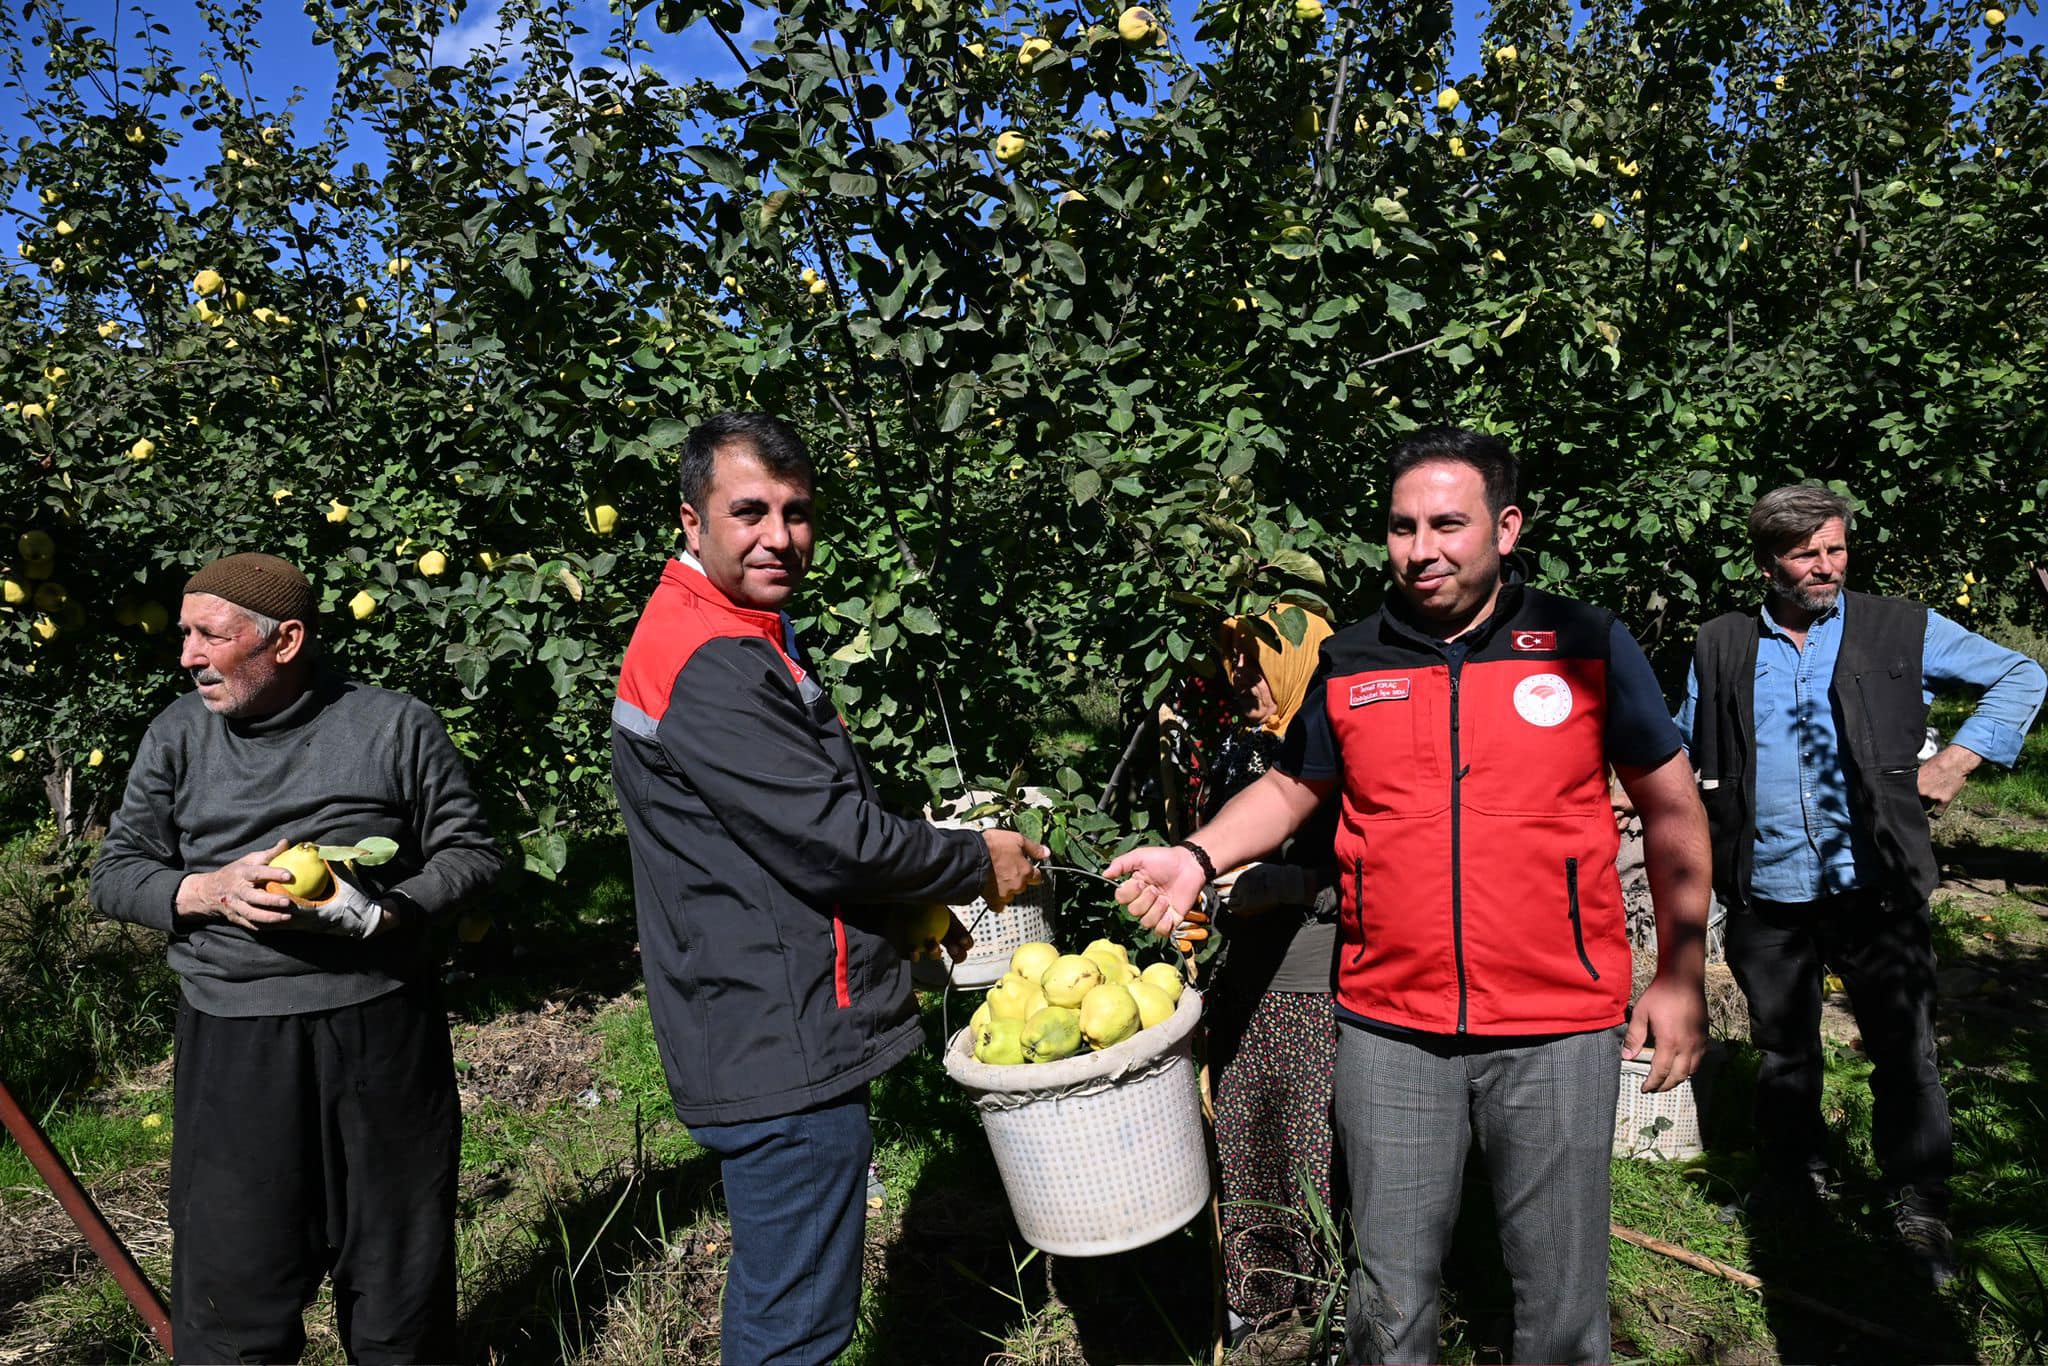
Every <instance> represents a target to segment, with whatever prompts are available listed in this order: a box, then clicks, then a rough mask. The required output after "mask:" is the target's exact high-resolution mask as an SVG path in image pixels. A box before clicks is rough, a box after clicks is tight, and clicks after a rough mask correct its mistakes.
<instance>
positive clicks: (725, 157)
mask: <svg viewBox="0 0 2048 1366" xmlns="http://www.w3.org/2000/svg"><path fill="white" fill-rule="evenodd" d="M683 155H684V156H686V157H688V158H689V159H690V160H692V161H694V162H696V163H697V164H698V165H699V166H702V167H703V168H704V173H705V174H706V175H708V176H710V177H711V178H712V179H713V180H715V181H717V182H718V183H719V184H721V185H728V186H731V187H732V188H733V189H739V188H740V187H741V186H742V185H744V184H745V183H746V179H747V172H746V168H745V167H743V166H742V165H741V164H740V159H739V158H738V157H736V156H734V155H733V154H732V153H731V152H722V151H720V150H719V149H718V148H716V147H685V148H684V149H683Z"/></svg>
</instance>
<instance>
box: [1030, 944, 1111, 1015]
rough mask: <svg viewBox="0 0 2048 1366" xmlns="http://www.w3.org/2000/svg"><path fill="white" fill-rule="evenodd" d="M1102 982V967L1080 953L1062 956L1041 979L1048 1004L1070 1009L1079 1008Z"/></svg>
mask: <svg viewBox="0 0 2048 1366" xmlns="http://www.w3.org/2000/svg"><path fill="white" fill-rule="evenodd" d="M1102 982H1103V977H1102V969H1101V967H1100V966H1098V965H1097V964H1096V962H1095V960H1094V959H1092V958H1084V957H1083V956H1081V955H1080V954H1078V953H1069V954H1064V955H1062V956H1061V957H1060V958H1059V959H1058V960H1057V961H1055V962H1054V963H1053V965H1052V966H1051V967H1049V968H1047V969H1046V970H1045V976H1043V977H1042V978H1040V979H1039V985H1040V987H1042V988H1043V989H1044V991H1045V999H1046V1002H1047V1004H1049V1005H1056V1006H1068V1007H1077V1006H1079V1005H1080V1004H1081V1001H1082V998H1084V997H1086V996H1087V995H1088V993H1089V992H1091V991H1093V990H1094V989H1095V988H1096V987H1099V986H1101V985H1102Z"/></svg>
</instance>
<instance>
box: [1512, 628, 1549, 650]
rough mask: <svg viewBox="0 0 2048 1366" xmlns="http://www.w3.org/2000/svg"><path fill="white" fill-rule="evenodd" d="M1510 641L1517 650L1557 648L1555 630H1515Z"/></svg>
mask: <svg viewBox="0 0 2048 1366" xmlns="http://www.w3.org/2000/svg"><path fill="white" fill-rule="evenodd" d="M1510 643H1511V644H1512V645H1513V646H1514V648H1515V649H1517V650H1526V651H1536V650H1555V649H1556V648H1557V632H1555V631H1517V632H1515V638H1514V640H1513V641H1512V642H1510Z"/></svg>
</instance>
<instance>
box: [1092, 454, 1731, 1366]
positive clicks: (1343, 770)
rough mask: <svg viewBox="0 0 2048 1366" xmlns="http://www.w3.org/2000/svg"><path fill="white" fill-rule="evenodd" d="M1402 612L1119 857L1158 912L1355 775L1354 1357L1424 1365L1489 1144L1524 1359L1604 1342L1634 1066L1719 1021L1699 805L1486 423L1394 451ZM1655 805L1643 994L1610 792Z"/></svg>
mask: <svg viewBox="0 0 2048 1366" xmlns="http://www.w3.org/2000/svg"><path fill="white" fill-rule="evenodd" d="M1387 483H1388V486H1389V488H1390V489H1391V497H1390V506H1389V510H1388V518H1387V551H1388V559H1389V569H1390V572H1391V574H1392V576H1393V591H1392V592H1391V593H1389V594H1388V596H1387V600H1386V604H1385V605H1384V606H1383V607H1382V608H1381V609H1380V610H1379V611H1378V612H1376V613H1374V614H1373V615H1372V616H1371V617H1368V618H1367V619H1366V620H1365V621H1363V622H1360V623H1359V624H1357V625H1355V626H1352V627H1349V628H1347V629H1345V630H1342V631H1339V632H1337V634H1336V635H1334V636H1332V637H1331V639H1330V640H1329V641H1328V642H1327V643H1326V644H1325V645H1324V646H1323V653H1322V661H1321V664H1320V667H1319V669H1318V672H1317V675H1316V680H1315V682H1314V683H1312V684H1311V687H1310V698H1311V703H1310V704H1308V705H1304V706H1303V708H1302V711H1301V714H1300V715H1299V716H1298V717H1297V718H1296V720H1295V722H1294V724H1293V726H1292V727H1290V729H1289V731H1288V734H1287V739H1286V744H1285V747H1284V748H1283V750H1282V753H1281V757H1280V759H1279V760H1278V761H1277V763H1276V764H1275V767H1274V769H1273V770H1271V771H1269V772H1268V774H1267V775H1266V776H1265V777H1264V778H1262V779H1261V780H1260V781H1259V782H1257V783H1255V784H1253V785H1252V786H1251V787H1249V788H1247V789H1246V790H1245V791H1244V792H1243V793H1241V794H1240V795H1239V796H1238V797H1237V798H1236V799H1235V800H1233V801H1232V802H1231V804H1230V805H1229V806H1227V807H1225V808H1224V809H1223V810H1222V811H1221V812H1220V813H1218V815H1217V817H1216V819H1215V820H1214V821H1212V822H1210V824H1208V825H1207V826H1205V827H1203V828H1202V829H1201V830H1198V831H1197V832H1196V833H1195V836H1194V838H1193V839H1191V840H1189V841H1187V842H1185V843H1184V844H1182V845H1179V846H1176V847H1175V848H1172V849H1149V850H1140V851H1137V852H1136V853H1133V854H1129V855H1126V856H1125V857H1124V858H1122V859H1119V860H1118V861H1117V862H1116V863H1113V864H1111V865H1110V868H1109V872H1110V874H1111V875H1112V876H1122V875H1124V874H1127V873H1128V874H1132V876H1131V877H1130V878H1129V880H1128V881H1127V882H1126V883H1125V885H1124V886H1123V887H1122V888H1119V889H1118V893H1117V895H1118V899H1119V900H1121V901H1124V902H1125V903H1126V905H1127V906H1128V908H1129V910H1130V911H1131V913H1132V914H1133V915H1136V916H1138V917H1140V919H1141V920H1142V922H1143V923H1144V924H1145V926H1146V927H1147V928H1149V929H1154V930H1157V931H1165V930H1168V929H1170V928H1171V927H1172V926H1173V925H1174V924H1175V923H1177V921H1178V920H1179V918H1180V916H1181V915H1182V914H1184V913H1185V911H1186V910H1187V909H1188V907H1190V906H1191V905H1193V903H1194V901H1195V899H1196V897H1197V896H1198V895H1199V894H1200V892H1201V889H1202V886H1203V884H1204V883H1205V882H1207V881H1209V880H1211V879H1212V878H1213V877H1214V870H1215V869H1217V868H1228V867H1233V866H1235V865H1237V864H1240V863H1243V862H1245V861H1246V860H1248V859H1252V858H1256V857H1259V856H1260V855H1262V854H1264V853H1266V852H1267V851H1268V850H1270V849H1272V848H1274V847H1275V846H1276V845H1278V844H1279V843H1280V842H1281V841H1282V840H1283V839H1285V838H1286V837H1287V836H1288V835H1290V834H1292V833H1293V831H1294V830H1295V828H1296V827H1297V826H1299V825H1300V824H1301V823H1302V822H1303V821H1304V820H1306V819H1307V817H1308V816H1309V815H1310V814H1311V813H1313V812H1314V811H1315V810H1316V808H1317V807H1318V806H1320V805H1321V804H1322V802H1323V801H1324V800H1325V799H1326V798H1328V797H1330V796H1332V795H1333V794H1340V803H1341V804H1340V808H1339V815H1340V819H1339V822H1338V827H1337V836H1336V850H1335V852H1336V856H1337V862H1338V865H1339V868H1340V871H1341V875H1342V887H1341V910H1340V915H1339V921H1338V942H1337V961H1336V963H1335V965H1334V976H1335V981H1336V987H1337V990H1336V1011H1337V1016H1338V1019H1339V1020H1340V1021H1341V1022H1342V1023H1343V1024H1345V1025H1346V1026H1348V1028H1345V1029H1343V1030H1341V1031H1340V1033H1339V1038H1338V1048H1337V1075H1336V1084H1335V1095H1334V1103H1333V1108H1334V1111H1335V1118H1336V1123H1337V1128H1338V1132H1339V1135H1340V1137H1341V1139H1342V1142H1343V1148H1344V1160H1345V1165H1346V1167H1347V1169H1348V1171H1349V1174H1350V1180H1351V1212H1352V1222H1353V1225H1354V1227H1355V1228H1356V1229H1357V1231H1358V1239H1359V1245H1360V1254H1361V1262H1362V1265H1361V1267H1360V1270H1359V1272H1358V1274H1356V1275H1354V1276H1353V1278H1352V1283H1351V1293H1350V1302H1349V1323H1348V1325H1347V1327H1348V1338H1349V1341H1348V1343H1347V1347H1348V1352H1347V1357H1346V1359H1347V1360H1351V1361H1368V1360H1371V1361H1434V1360H1437V1359H1438V1358H1439V1350H1438V1343H1437V1295H1438V1285H1439V1279H1440V1273H1441V1267H1442V1263H1443V1257H1444V1253H1445V1251H1446V1250H1447V1248H1448V1246H1449V1243H1450V1235H1451V1226H1452V1224H1453V1223H1454V1222H1455V1220H1456V1217H1457V1210H1458V1196H1459V1187H1460V1183H1461V1178H1462V1174H1463V1171H1464V1166H1465V1158H1466V1154H1467V1151H1468V1149H1469V1147H1470V1145H1471V1142H1472V1140H1473V1138H1474V1137H1475V1136H1476V1138H1477V1139H1478V1142H1479V1147H1480V1151H1481V1154H1482V1156H1483V1157H1484V1159H1485V1161H1486V1164H1487V1170H1488V1174H1489V1176H1490V1178H1491V1183H1492V1186H1493V1192H1494V1202H1495V1207H1496V1209H1497V1211H1498V1214H1499V1220H1500V1229H1501V1244H1502V1251H1503V1253H1504V1254H1505V1257H1506V1261H1507V1266H1508V1271H1509V1274H1510V1275H1511V1276H1512V1278H1513V1280H1514V1285H1515V1335H1514V1344H1513V1348H1512V1351H1511V1353H1510V1359H1511V1360H1515V1361H1549V1362H1586V1361H1605V1360H1607V1358H1608V1356H1609V1343H1608V1331H1607V1223H1608V1165H1607V1164H1608V1155H1609V1148H1610V1146H1611V1143H1612V1140H1613V1115H1614V1109H1615V1100H1616V1090H1617V1087H1618V1085H1619V1080H1620V1059H1621V1058H1622V1057H1624V1056H1626V1057H1634V1056H1635V1055H1636V1054H1638V1053H1639V1052H1640V1051H1641V1049H1642V1046H1643V1044H1644V1042H1645V1040H1646V1038H1654V1039H1655V1042H1656V1045H1657V1047H1656V1054H1655V1061H1654V1063H1653V1064H1652V1067H1651V1071H1650V1075H1649V1078H1648V1080H1647V1081H1646V1083H1645V1086H1644V1089H1645V1090H1653V1091H1654V1090H1663V1089H1667V1088H1669V1087H1672V1086H1676V1085H1677V1084H1678V1083H1679V1082H1680V1081H1683V1080H1684V1079H1685V1078H1686V1077H1687V1076H1689V1075H1690V1074H1691V1072H1692V1070H1693V1068H1694V1067H1695V1066H1696V1065H1697V1063H1698V1060H1699V1055H1700V1052H1701V1050H1702V1048H1703V1046H1704V1041H1705V1027H1706V1003H1705V1000H1704V998H1703V996H1702V992H1701V976H1702V971H1703V967H1702V964H1703V956H1704V955H1703V942H1702V941H1703V937H1704V928H1705V923H1706V912H1707V892H1708V881H1709V874H1708V852H1707V828H1706V816H1705V814H1704V812H1703V811H1702V810H1701V808H1700V802H1699V797H1698V795H1697V793H1696V792H1695V791H1694V788H1693V783H1692V773H1691V770H1690V767H1689V766H1688V764H1687V762H1686V759H1685V755H1684V753H1683V751H1682V750H1681V748H1680V746H1679V739H1678V733H1677V731H1676V729H1675V728H1674V727H1673V726H1672V725H1671V722H1670V718H1669V717H1668V716H1667V715H1666V714H1665V711H1664V699H1663V695H1662V693H1661V692H1660V691H1659V689H1658V687H1657V681H1656V678H1655V676H1654V675H1653V674H1652V673H1651V671H1650V666H1649V663H1648V661H1647V660H1645V659H1644V658H1643V653H1642V650H1641V649H1640V648H1639V647H1638V646H1637V645H1636V643H1635V641H1634V639H1633V638H1631V637H1630V635H1629V633H1628V632H1627V630H1626V629H1624V628H1623V627H1622V626H1621V625H1620V624H1619V623H1618V622H1617V621H1616V620H1615V619H1614V617H1613V615H1612V614H1611V613H1609V612H1605V611H1602V610H1600V609H1598V608H1594V607H1589V606H1587V605H1585V604H1583V603H1578V602H1573V601H1571V600H1569V599H1566V598H1561V597H1556V596H1554V595H1552V594H1549V593H1544V592H1540V591H1538V590H1536V589H1533V588H1530V587H1527V586H1526V585H1525V584H1523V582H1522V581H1521V576H1520V575H1519V573H1517V572H1515V571H1514V570H1512V569H1511V568H1509V567H1508V566H1507V564H1506V561H1505V557H1506V556H1507V555H1508V554H1509V553H1510V552H1511V551H1512V550H1513V549H1514V546H1515V542H1516V540H1517V538H1518V537H1519V535H1520V533H1521V527H1522V512H1521V509H1520V508H1518V507H1517V506H1515V497H1516V467H1515V461H1514V458H1513V457H1512V455H1510V454H1509V452H1508V449H1507V446H1506V444H1505V443H1503V442H1502V441H1500V440H1499V439H1498V438H1495V437H1489V436H1482V435H1479V434H1477V433H1473V432H1464V431H1445V430H1439V431H1427V432H1422V433H1419V434H1417V435H1415V436H1413V437H1410V438H1409V439H1408V440H1406V441H1404V442H1402V443H1401V445H1400V446H1398V447H1397V448H1396V449H1395V451H1394V454H1393V457H1392V459H1391V460H1390V461H1389V465H1388V470H1387ZM1609 764H1612V765H1613V766H1614V768H1615V769H1616V771H1617V772H1618V773H1619V774H1620V776H1621V781H1622V785H1623V786H1624V787H1625V788H1626V789H1627V790H1628V793H1629V795H1630V797H1631V798H1633V799H1634V801H1635V804H1636V807H1637V809H1638V810H1639V811H1640V812H1641V813H1642V817H1643V825H1644V845H1645V852H1646V857H1647V862H1648V866H1649V874H1650V888H1651V894H1652V896H1653V897H1654V899H1655V902H1656V908H1657V930H1658V953H1659V956H1658V971H1657V976H1656V980H1655V981H1654V982H1653V983H1652V984H1651V985H1650V986H1649V987H1648V988H1647V989H1646V990H1645V991H1644V993H1643V996H1642V998H1641V999H1640V1000H1638V1001H1637V1002H1636V1003H1635V1008H1634V1010H1633V1012H1631V1010H1630V1006H1629V999H1628V998H1629V983H1630V972H1629V967H1630V963H1629V946H1628V940H1627V936H1626V932H1625V917H1624V912H1623V908H1622V900H1621V887H1620V883H1619V880H1618V879H1617V878H1616V876H1615V871H1614V855H1615V850H1616V846H1617V843H1618V841H1617V838H1616V833H1615V824H1614V816H1613V812H1612V809H1611V808H1610V807H1609V805H1608V797H1607V769H1608V766H1609Z"/></svg>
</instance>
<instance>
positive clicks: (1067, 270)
mask: <svg viewBox="0 0 2048 1366" xmlns="http://www.w3.org/2000/svg"><path fill="white" fill-rule="evenodd" d="M1045 255H1046V259H1047V260H1049V261H1051V262H1052V263H1053V264H1054V265H1055V266H1058V267H1059V269H1060V273H1061V274H1062V275H1065V276H1066V277H1067V279H1069V280H1070V281H1072V282H1073V283H1075V284H1077V285H1084V284H1087V283H1088V267H1087V266H1086V265H1085V264H1084V263H1083V262H1082V260H1081V253H1080V252H1078V251H1075V250H1074V249H1073V248H1072V247H1070V246H1068V245H1067V244H1066V243H1065V242H1061V241H1058V240H1054V241H1051V242H1047V243H1046V244H1045Z"/></svg>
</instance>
